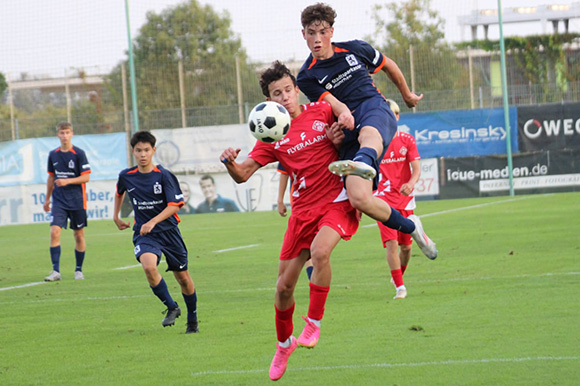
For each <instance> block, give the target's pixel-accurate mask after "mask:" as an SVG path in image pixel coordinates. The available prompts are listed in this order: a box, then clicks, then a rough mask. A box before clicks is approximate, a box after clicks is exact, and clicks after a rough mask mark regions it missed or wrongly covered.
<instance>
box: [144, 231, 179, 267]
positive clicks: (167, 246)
mask: <svg viewBox="0 0 580 386" xmlns="http://www.w3.org/2000/svg"><path fill="white" fill-rule="evenodd" d="M133 245H135V258H136V259H137V261H140V260H139V258H140V257H141V255H142V254H144V253H153V254H154V255H157V265H159V262H160V261H161V254H162V253H163V254H164V255H165V261H167V271H187V247H186V246H185V243H184V242H183V237H181V232H180V231H179V228H177V227H175V228H173V229H169V230H166V231H163V232H158V233H149V234H147V235H144V236H142V235H140V234H139V233H135V234H134V235H133Z"/></svg>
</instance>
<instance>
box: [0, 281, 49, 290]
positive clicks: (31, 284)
mask: <svg viewBox="0 0 580 386" xmlns="http://www.w3.org/2000/svg"><path fill="white" fill-rule="evenodd" d="M45 283H46V282H45V281H37V282H34V283H28V284H22V285H15V286H13V287H4V288H0V291H8V290H11V289H17V288H25V287H33V286H35V285H39V284H45Z"/></svg>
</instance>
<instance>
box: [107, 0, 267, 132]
mask: <svg viewBox="0 0 580 386" xmlns="http://www.w3.org/2000/svg"><path fill="white" fill-rule="evenodd" d="M230 26H231V19H230V16H229V14H228V13H227V12H224V13H223V14H221V15H220V14H218V13H216V12H215V11H214V10H213V8H212V7H211V6H210V5H201V4H200V3H198V1H196V0H189V1H187V2H185V3H183V4H179V5H176V6H174V7H170V8H167V9H165V10H164V11H162V12H161V13H160V14H156V13H154V12H149V13H148V14H147V22H146V23H145V24H144V25H143V26H142V27H141V29H140V30H139V34H138V36H137V37H136V38H135V39H134V49H133V55H134V59H135V72H136V82H137V92H138V99H139V110H140V113H141V115H142V119H143V118H146V116H147V114H150V113H151V110H160V109H164V110H166V109H179V108H180V103H181V99H180V93H179V72H178V63H179V62H180V61H181V62H182V64H183V74H184V84H185V93H186V95H185V103H186V107H187V108H194V107H199V106H205V107H207V106H223V105H234V106H235V105H236V104H237V84H236V67H235V66H236V64H235V63H236V56H237V57H238V59H239V64H240V67H241V73H242V81H245V84H244V88H245V89H250V90H253V94H255V95H259V93H260V92H259V87H258V84H257V81H256V74H255V72H254V70H253V67H252V66H250V65H249V64H248V63H247V55H246V53H245V50H244V49H243V48H242V45H241V40H240V39H239V38H238V37H236V36H235V35H234V33H233V32H232V31H231V29H230ZM126 68H128V66H127V67H126ZM109 81H110V84H111V85H116V86H115V88H116V89H117V96H119V95H120V85H121V82H120V67H118V68H116V69H115V70H114V71H113V73H112V74H111V76H110V77H109ZM232 110H233V111H237V110H236V109H235V108H234V109H232ZM148 111H149V113H148ZM221 117H222V118H223V114H221ZM215 123H221V122H219V121H216V122H215ZM227 123H231V122H227ZM161 126H162V127H163V125H161ZM165 127H167V126H165Z"/></svg>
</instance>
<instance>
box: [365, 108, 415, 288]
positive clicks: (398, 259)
mask: <svg viewBox="0 0 580 386" xmlns="http://www.w3.org/2000/svg"><path fill="white" fill-rule="evenodd" d="M387 102H388V103H389V105H390V107H391V110H392V111H393V113H394V114H395V118H396V119H397V121H398V120H399V105H397V103H396V102H395V101H393V100H387ZM420 159H421V156H420V155H419V151H418V150H417V144H416V143H415V138H413V136H412V135H411V134H407V133H404V132H401V131H397V132H396V133H395V136H394V137H393V139H392V140H391V143H390V144H389V147H388V148H387V152H386V154H385V157H384V158H383V160H382V161H381V165H380V167H379V187H378V189H377V190H376V192H375V196H377V197H379V198H381V199H383V200H385V201H386V202H387V203H388V204H389V205H390V206H391V207H393V208H395V209H397V210H398V211H399V212H400V213H401V214H402V215H403V216H405V217H411V216H414V214H413V209H415V207H416V205H415V196H414V194H413V193H414V188H415V184H416V183H417V181H418V180H419V177H420V176H421V165H420ZM377 224H378V225H379V230H380V232H381V240H382V242H383V246H384V247H385V248H386V249H387V262H388V264H389V268H390V270H391V282H392V283H393V284H394V286H395V289H396V291H397V293H396V295H395V297H394V298H395V299H404V298H405V297H407V288H406V287H405V284H404V282H403V273H404V272H405V269H406V268H407V265H408V264H409V259H410V258H411V246H412V244H413V239H412V238H411V235H409V234H407V233H403V232H399V231H397V230H395V229H391V228H389V227H387V226H385V225H384V224H383V223H381V222H380V221H377Z"/></svg>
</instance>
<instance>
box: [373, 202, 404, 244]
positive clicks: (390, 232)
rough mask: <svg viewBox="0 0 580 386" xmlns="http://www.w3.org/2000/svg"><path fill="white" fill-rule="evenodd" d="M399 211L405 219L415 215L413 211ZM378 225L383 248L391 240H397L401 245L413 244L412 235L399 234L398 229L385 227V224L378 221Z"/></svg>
mask: <svg viewBox="0 0 580 386" xmlns="http://www.w3.org/2000/svg"><path fill="white" fill-rule="evenodd" d="M397 210H398V211H399V212H401V214H402V215H403V217H409V216H410V215H412V214H413V211H412V210H402V209H397ZM377 224H378V225H379V230H380V231H381V240H382V241H383V248H384V247H386V246H387V245H386V243H387V241H389V240H397V241H398V242H399V245H411V244H413V238H412V237H411V235H410V234H408V233H403V232H399V231H398V230H396V229H392V228H389V227H387V226H385V225H383V223H381V222H378V221H377Z"/></svg>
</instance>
